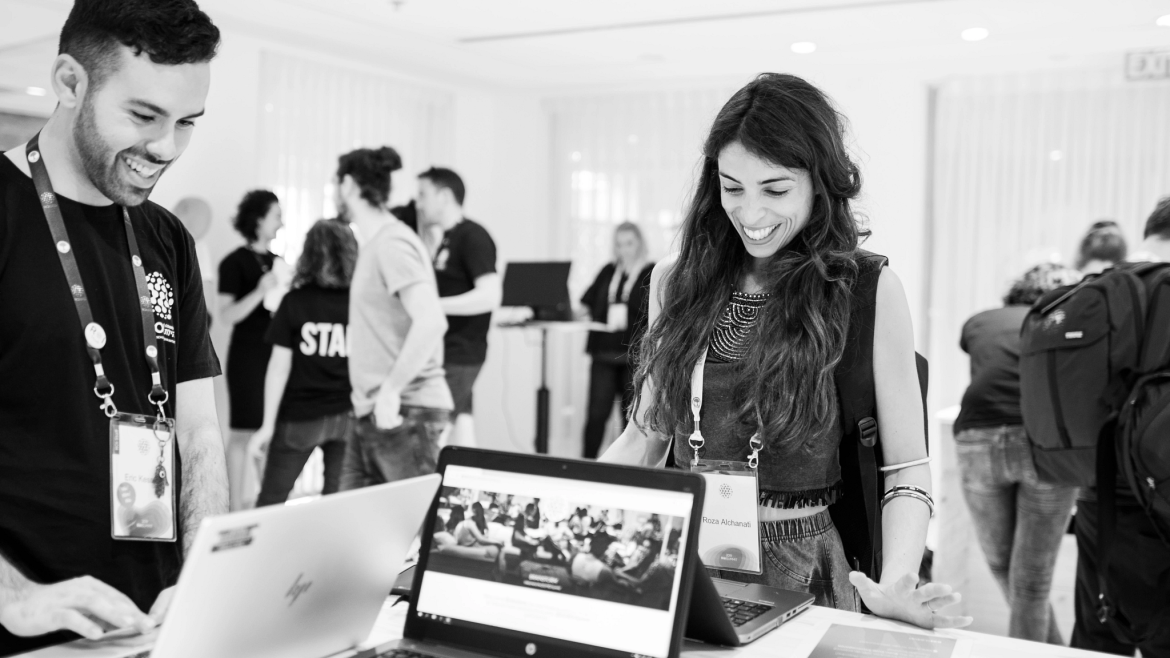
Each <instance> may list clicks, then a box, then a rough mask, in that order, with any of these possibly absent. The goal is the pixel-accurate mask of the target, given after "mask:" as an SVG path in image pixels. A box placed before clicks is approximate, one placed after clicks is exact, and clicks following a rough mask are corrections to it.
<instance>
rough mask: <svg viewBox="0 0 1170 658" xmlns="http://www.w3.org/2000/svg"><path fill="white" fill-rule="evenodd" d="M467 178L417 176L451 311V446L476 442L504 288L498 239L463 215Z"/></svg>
mask: <svg viewBox="0 0 1170 658" xmlns="http://www.w3.org/2000/svg"><path fill="white" fill-rule="evenodd" d="M464 194H465V188H464V187H463V179H461V178H460V177H459V175H458V174H456V173H455V172H453V171H451V170H450V169H442V168H439V167H431V168H430V169H428V170H426V171H424V172H423V173H421V174H419V175H418V201H417V203H416V204H415V206H416V209H417V211H418V222H419V233H420V234H421V235H422V238H423V242H424V243H425V244H426V245H427V249H428V250H429V251H430V253H431V258H432V263H433V265H434V267H435V279H436V280H437V281H438V283H439V297H440V298H441V299H440V300H439V301H440V302H441V303H442V304H443V312H444V313H446V314H447V335H446V336H445V338H444V340H443V368H444V369H445V370H446V373H447V375H446V376H447V387H448V388H450V389H451V396H452V397H454V398H455V425H454V428H453V429H452V431H451V436H450V440H449V441H448V442H449V443H451V444H452V445H461V446H475V421H474V419H473V418H472V416H471V412H472V398H471V391H472V387H473V386H474V385H475V379H476V377H478V376H479V371H480V369H481V368H483V362H484V361H486V360H487V335H488V329H490V328H491V324H492V311H494V310H496V309H497V308H499V307H500V301H501V300H502V299H503V294H504V293H503V286H502V284H501V281H500V275H499V273H497V272H496V243H495V242H494V241H493V240H492V236H491V235H490V234H488V232H487V229H485V228H484V227H483V226H481V225H480V224H478V223H476V222H473V221H471V220H470V219H467V218H466V217H464V216H463V197H464Z"/></svg>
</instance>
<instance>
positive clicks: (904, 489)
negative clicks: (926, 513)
mask: <svg viewBox="0 0 1170 658" xmlns="http://www.w3.org/2000/svg"><path fill="white" fill-rule="evenodd" d="M898 496H906V497H909V498H913V499H915V500H920V501H922V502H923V503H926V506H927V507H928V508H930V516H931V517H934V499H933V498H931V497H930V494H929V493H927V492H926V490H925V489H923V488H922V487H916V486H914V485H911V484H899V485H898V486H896V487H893V488H891V489H890V490H889V491H887V492H886V495H885V496H882V507H883V508H884V507H885V506H886V503H888V502H890V501H891V500H893V499H895V498H897V497H898Z"/></svg>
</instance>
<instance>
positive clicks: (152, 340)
mask: <svg viewBox="0 0 1170 658" xmlns="http://www.w3.org/2000/svg"><path fill="white" fill-rule="evenodd" d="M40 137H41V135H40V133H37V134H36V135H34V136H33V138H32V139H30V140H29V141H28V147H27V148H26V153H27V159H28V164H29V170H30V171H31V172H32V178H33V184H34V185H35V186H36V189H37V196H38V197H40V201H41V209H42V210H44V213H45V221H47V222H48V224H49V232H50V233H51V234H52V235H53V242H55V243H56V247H57V256H58V257H59V258H60V260H61V269H62V270H64V271H65V280H66V281H67V282H68V283H69V291H70V292H71V293H72V296H73V305H74V307H75V308H76V309H77V319H78V320H79V321H80V322H81V331H82V334H83V335H84V336H85V349H86V351H87V352H89V358H90V360H91V361H93V370H94V373H95V374H96V376H97V379H96V382H95V384H94V387H93V393H94V395H96V396H98V398H100V399H101V400H102V405H101V408H102V411H104V412H105V414H106V415H107V416H109V417H110V418H113V417H114V416H116V415H117V414H118V408H117V407H116V406H115V405H114V400H113V397H114V385H113V383H111V382H110V380H109V378H108V377H107V376H106V372H105V369H104V368H103V367H102V354H101V349H102V348H103V347H105V345H106V332H105V329H103V328H102V326H101V325H100V324H98V323H97V322H95V321H94V319H93V312H92V311H91V310H90V308H89V298H88V297H87V295H86V293H85V285H84V284H83V283H82V282H81V270H80V269H79V268H78V267H77V259H76V257H74V255H73V246H72V243H71V242H70V240H69V232H68V231H67V230H66V229H65V219H64V218H63V217H62V216H61V207H60V206H59V205H58V204H57V195H56V194H55V193H54V192H53V184H52V182H51V181H50V180H49V171H48V169H46V168H45V161H44V158H42V157H41V151H40ZM122 219H123V224H124V226H125V228H126V242H127V244H128V246H129V248H130V263H131V265H132V266H133V267H134V283H135V285H136V287H137V289H138V294H137V298H138V308H139V311H140V312H141V315H142V338H143V341H142V342H143V344H144V345H145V346H146V350H145V351H146V362H147V364H148V365H149V366H150V378H151V389H150V395H148V396H147V399H149V400H150V403H151V404H152V405H154V406H156V407H158V411H159V417H160V418H166V413H165V412H164V411H163V405H164V404H166V402H167V400H168V399H169V398H170V395H169V394H168V393H167V390H166V388H164V387H163V385H162V374H161V372H160V370H159V360H158V337H157V335H156V334H155V331H154V306H153V304H152V302H151V298H150V290H149V288H148V287H147V285H146V270H144V269H143V267H142V255H141V254H140V253H139V251H138V239H137V238H136V237H135V236H134V227H133V225H132V224H131V223H130V212H129V211H128V210H126V208H125V207H124V206H123V207H122Z"/></svg>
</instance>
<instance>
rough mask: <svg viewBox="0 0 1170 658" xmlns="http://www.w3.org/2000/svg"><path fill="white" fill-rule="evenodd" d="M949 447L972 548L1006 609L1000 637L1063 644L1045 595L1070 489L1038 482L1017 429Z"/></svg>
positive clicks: (964, 435) (970, 435) (973, 435)
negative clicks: (975, 540)
mask: <svg viewBox="0 0 1170 658" xmlns="http://www.w3.org/2000/svg"><path fill="white" fill-rule="evenodd" d="M955 443H956V444H957V448H958V457H959V470H960V471H961V472H962V474H963V493H964V494H965V496H966V498H967V507H968V508H969V509H970V510H971V520H972V521H973V523H974V525H975V532H976V534H977V535H978V537H979V545H980V546H981V547H982V548H983V554H984V555H985V556H986V557H987V566H989V567H991V573H992V575H994V576H995V580H996V582H998V583H999V587H1000V589H1001V590H1002V591H1003V594H1004V597H1005V598H1006V599H1007V602H1008V605H1009V606H1010V607H1011V621H1010V623H1009V625H1008V634H1009V635H1010V636H1011V637H1014V638H1020V639H1024V640H1034V641H1036V642H1048V643H1050V644H1064V642H1063V640H1062V639H1061V637H1060V631H1059V630H1058V629H1057V627H1056V619H1055V618H1054V617H1053V614H1052V605H1051V604H1050V603H1049V602H1048V594H1049V591H1050V590H1051V589H1052V570H1053V568H1054V567H1055V565H1056V555H1057V553H1058V552H1059V551H1060V541H1061V537H1063V536H1064V532H1065V529H1066V528H1068V521H1069V516H1070V515H1071V514H1072V508H1073V503H1074V502H1075V501H1076V496H1077V490H1076V488H1075V487H1064V486H1057V485H1051V484H1044V483H1042V482H1040V481H1039V479H1038V478H1037V476H1036V468H1035V466H1034V465H1033V463H1032V453H1031V449H1030V447H1029V446H1028V438H1027V435H1026V434H1025V432H1024V428H1023V427H1022V426H1019V425H1005V426H1002V427H987V428H976V429H969V430H963V431H962V432H959V433H958V435H956V436H955Z"/></svg>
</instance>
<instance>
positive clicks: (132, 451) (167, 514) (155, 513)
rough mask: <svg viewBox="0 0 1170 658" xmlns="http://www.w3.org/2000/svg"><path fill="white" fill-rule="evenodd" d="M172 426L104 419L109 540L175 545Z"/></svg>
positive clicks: (146, 419) (147, 419)
mask: <svg viewBox="0 0 1170 658" xmlns="http://www.w3.org/2000/svg"><path fill="white" fill-rule="evenodd" d="M174 437H175V425H174V421H173V420H171V419H169V418H168V419H166V420H159V419H158V418H156V417H154V416H146V415H140V414H127V413H119V414H117V415H115V416H114V417H113V418H111V419H110V534H111V536H112V537H113V538H114V539H122V540H128V541H161V542H173V541H176V540H177V539H178V532H177V528H176V523H175V519H176V514H175V509H176V504H175V482H174V473H175V441H174Z"/></svg>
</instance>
